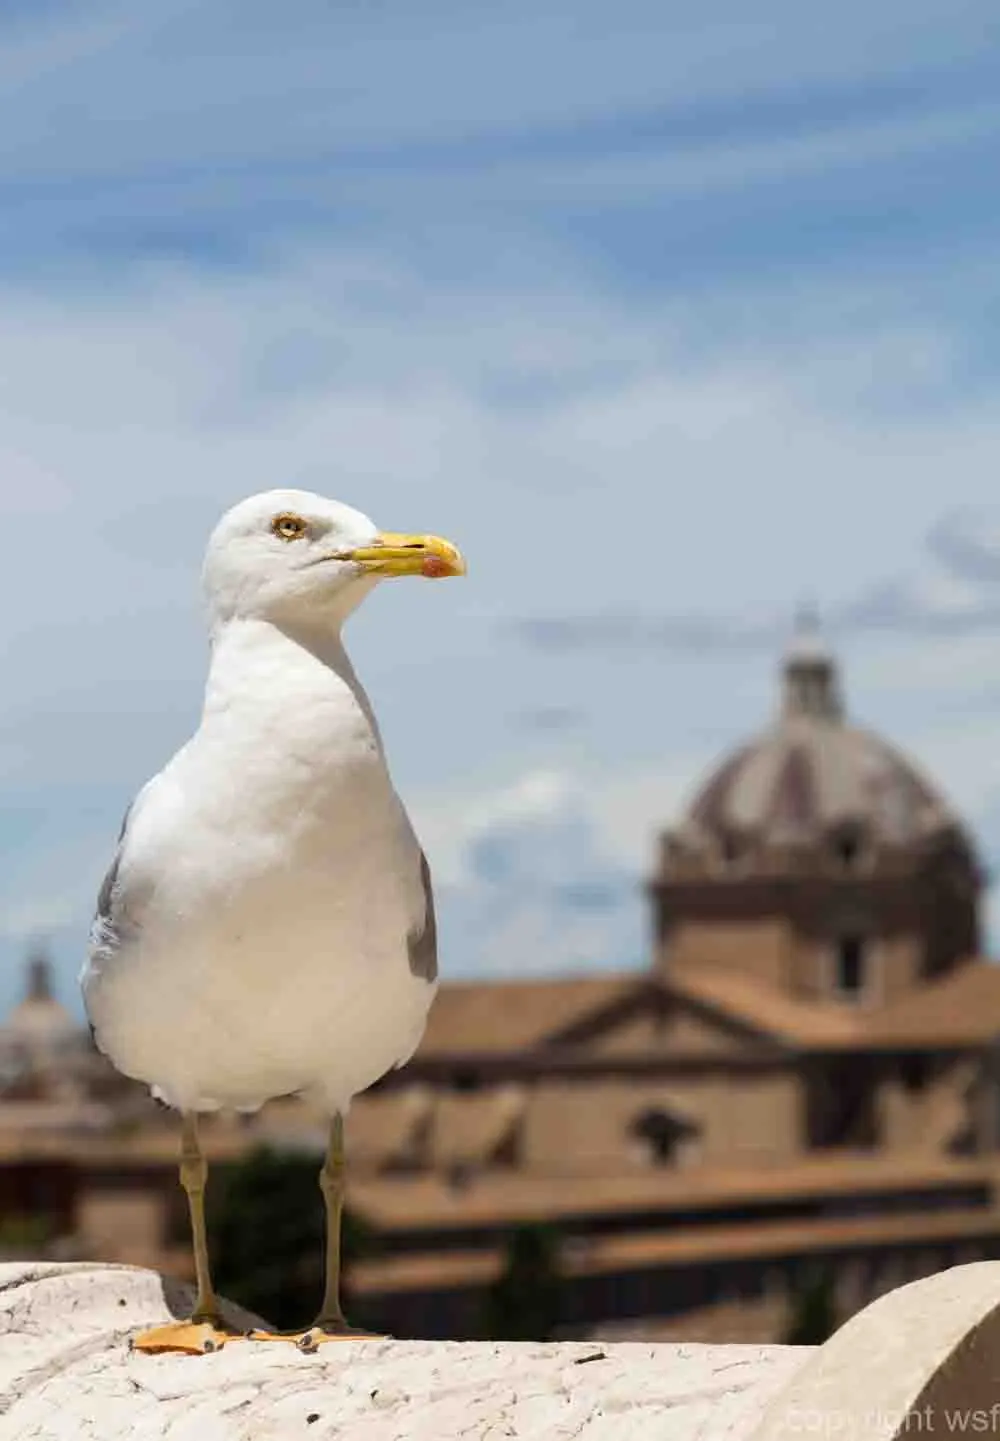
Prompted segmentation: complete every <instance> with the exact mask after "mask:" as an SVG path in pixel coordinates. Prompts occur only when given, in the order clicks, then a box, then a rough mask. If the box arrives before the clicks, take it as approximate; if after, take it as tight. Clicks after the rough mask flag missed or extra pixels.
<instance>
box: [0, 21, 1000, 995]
mask: <svg viewBox="0 0 1000 1441" xmlns="http://www.w3.org/2000/svg"><path fill="white" fill-rule="evenodd" d="M820 18H822V32H821V33H820V28H819V27H820ZM997 28H998V20H997V16H996V13H995V9H994V7H992V6H991V5H989V4H988V3H986V0H983V3H976V4H962V3H960V0H947V3H946V0H940V3H938V0H910V3H909V4H907V5H905V6H904V5H902V4H900V3H897V0H887V3H885V4H883V5H881V6H874V5H872V4H871V3H866V4H861V3H857V0H844V3H841V4H840V5H838V6H837V7H836V10H835V11H834V12H824V14H823V16H822V17H820V16H819V13H818V12H817V11H816V10H815V8H814V7H807V6H803V5H801V4H800V3H792V0H762V3H760V4H758V5H756V6H753V7H749V6H747V5H746V4H745V3H742V0H715V3H702V4H700V5H698V6H691V5H681V4H678V3H669V0H657V3H655V4H654V3H646V0H618V3H616V4H614V5H609V4H597V3H588V0H576V3H574V4H564V5H555V4H552V3H547V0H535V3H533V4H530V5H529V4H527V3H521V0H511V3H509V4H507V5H505V6H503V7H497V6H490V7H487V6H481V5H475V4H472V5H470V4H462V5H459V4H458V3H455V0H439V3H432V0H429V3H426V4H423V5H421V6H419V7H414V6H412V5H404V4H402V3H392V0H382V3H361V0H343V3H339V4H330V3H322V4H320V3H310V0H302V3H300V4H298V5H296V6H295V7H292V8H289V7H278V6H275V5H273V4H268V5H265V4H263V3H257V0H240V3H239V4H236V3H235V0H230V3H221V0H216V3H209V4H203V5H200V6H196V5H193V4H190V3H180V0H162V3H160V4H158V5H156V6H143V7H139V6H134V5H124V4H104V5H102V4H90V5H88V4H76V5H73V6H70V5H63V4H59V3H41V0H35V3H33V4H31V5H27V4H8V5H6V6H4V7H3V8H2V9H0V496H2V500H3V505H4V514H5V521H6V538H5V554H4V595H5V598H6V604H5V606H4V607H3V610H2V613H0V646H2V651H3V655H4V658H5V668H4V674H5V677H6V686H5V694H4V704H3V707H2V709H0V859H2V865H0V965H2V968H3V969H2V971H0V1003H2V1002H4V1001H5V1000H6V999H9V997H10V996H11V995H12V994H13V992H14V990H15V989H16V987H17V985H18V983H19V975H18V973H19V963H20V959H21V957H22V955H23V952H24V949H25V946H26V945H27V944H28V942H29V940H30V938H31V937H32V936H33V935H35V934H37V933H41V934H44V935H46V936H47V937H49V940H50V943H51V946H52V948H53V950H54V953H55V955H56V956H57V959H58V961H59V967H60V980H61V986H62V989H63V994H64V995H65V996H66V997H67V999H68V998H70V996H71V995H72V993H73V990H74V980H73V978H74V976H75V973H76V970H77V968H78V966H79V962H80V958H81V955H82V950H83V945H84V938H85V934H86V927H87V922H88V919H89V912H90V905H91V898H92V895H93V893H94V891H95V889H96V886H97V883H98V882H99V879H100V876H101V874H102V872H103V869H104V866H105V863H106V860H107V857H108V854H109V851H110V847H111V843H112V839H113V836H114V834H115V831H116V828H117V823H118V819H119V817H120V813H121V811H122V809H123V807H124V805H125V803H126V802H127V800H128V799H129V797H130V795H131V794H132V792H133V791H134V790H135V789H136V787H137V786H138V785H139V784H140V783H141V782H142V781H143V780H144V779H145V777H146V776H147V775H148V774H149V773H150V772H151V771H152V770H154V769H156V768H158V766H159V765H160V764H161V763H162V762H163V761H164V760H165V759H166V757H167V756H168V755H169V754H170V752H171V751H172V750H173V749H174V748H175V747H176V745H177V744H179V743H180V742H181V741H182V740H183V739H184V738H185V737H186V735H187V734H188V733H189V731H190V728H191V727H192V725H193V724H194V723H195V719H196V716H197V710H198V704H199V699H200V688H201V683H202V678H203V673H204V663H205V649H204V639H203V633H202V628H201V616H200V606H199V596H198V588H197V587H198V567H199V564H200V557H201V551H202V548H203V545H204V541H205V537H206V535H207V532H208V529H209V528H210V526H211V524H212V523H213V522H214V520H215V518H216V516H217V514H218V513H219V511H220V510H221V509H222V508H223V507H224V506H225V505H227V504H229V503H230V502H232V501H233V500H236V499H238V498H240V497H241V496H242V495H245V494H247V493H249V492H251V491H254V490H259V489H264V488H267V487H270V486H272V485H278V484H296V485H305V486H308V487H311V488H314V489H317V490H321V491H325V492H326V493H328V494H331V495H335V496H337V497H339V498H341V499H344V500H347V501H349V502H351V503H352V504H355V505H358V506H360V507H361V508H363V509H366V510H368V511H370V512H371V513H372V514H373V515H374V516H375V517H376V519H377V520H378V521H379V522H380V523H381V524H383V525H385V526H387V527H393V528H421V529H433V530H437V531H440V532H442V533H444V534H446V535H449V536H451V537H452V538H454V539H455V540H456V541H458V542H459V543H460V544H461V545H462V546H463V548H464V549H465V551H466V552H467V554H468V557H469V562H470V575H469V577H468V579H467V581H465V582H464V583H462V584H461V585H458V584H456V585H453V586H441V587H434V586H417V585H414V586H412V587H410V588H407V589H406V590H405V593H404V590H403V589H402V588H401V587H400V586H384V587H382V588H381V589H380V591H379V592H378V593H377V594H376V595H375V596H374V597H373V598H372V601H371V602H370V604H368V605H367V606H366V607H365V611H364V612H363V614H361V615H360V616H359V617H358V618H357V621H356V622H355V623H354V624H353V625H352V630H351V644H352V649H353V651H354V654H355V657H356V660H357V664H358V667H359V669H360V671H361V673H362V674H363V676H364V678H365V680H366V681H367V683H368V684H369V687H370V689H371V691H372V694H373V697H374V699H375V701H376V704H377V705H378V708H379V710H380V714H381V715H382V717H383V721H384V729H385V732H386V737H387V741H388V744H389V747H390V752H391V758H392V762H393V768H394V772H395V775H396V778H397V781H398V784H399V786H400V789H401V790H402V791H403V793H404V795H405V797H406V799H407V801H408V803H409V805H410V807H411V809H412V811H413V813H414V816H415V819H416V821H417V824H418V827H419V828H420V830H421V832H422V834H423V835H424V837H425V838H426V842H427V847H428V850H429V852H430V855H431V860H432V864H433V865H434V868H435V872H436V875H437V878H438V890H439V895H440V908H441V932H442V949H443V952H444V962H445V969H446V971H447V972H448V973H451V974H459V973H480V974H481V973H484V972H486V971H489V972H492V973H496V974H519V975H520V974H529V973H536V972H539V971H544V970H552V969H575V968H580V967H586V966H595V965H613V964H617V965H622V964H627V963H630V962H636V961H639V960H640V959H641V958H642V956H643V954H644V948H645V944H646V918H645V915H644V912H643V902H642V897H641V892H640V882H641V879H642V877H643V875H644V873H645V870H646V868H647V867H648V865H649V863H650V860H651V857H652V851H653V841H654V838H655V834H656V831H657V829H658V828H659V827H660V826H662V825H663V824H665V823H667V822H668V821H669V820H670V818H671V817H672V816H673V815H674V814H675V813H676V811H677V808H678V806H679V805H681V804H682V803H683V799H684V797H685V795H686V794H687V793H688V792H689V791H690V789H691V787H692V785H693V784H694V782H695V781H696V779H697V777H698V776H699V774H700V773H701V772H702V771H703V769H704V767H705V766H706V765H708V764H710V762H711V760H712V758H713V757H714V756H715V755H717V754H718V753H719V752H720V750H723V749H725V748H726V747H727V746H728V745H729V744H731V743H732V742H733V741H735V740H736V739H737V738H739V737H740V736H742V735H743V734H744V733H745V732H747V731H748V730H752V729H754V728H756V727H757V726H759V725H761V724H763V723H764V722H765V720H766V719H767V717H768V716H769V714H770V712H771V710H772V709H773V706H774V702H775V678H774V671H775V665H776V658H777V655H778V653H779V651H780V647H781V644H782V637H783V635H784V634H785V633H786V632H787V628H788V624H789V620H790V617H791V615H792V614H793V612H794V611H795V609H796V607H797V606H798V605H799V604H801V603H802V602H803V601H810V602H815V603H817V604H818V605H819V606H820V607H821V609H822V611H823V613H824V615H825V616H826V617H827V621H828V626H829V630H830V633H831V636H832V639H833V640H834V642H835V644H836V646H837V648H838V651H839V652H840V654H841V656H842V659H843V662H844V666H845V670H846V680H847V691H848V696H849V699H850V703H851V708H852V710H853V712H854V713H855V714H856V715H857V716H858V717H859V718H861V719H863V720H864V721H866V722H868V723H871V724H873V725H875V726H877V727H879V728H880V729H883V730H885V731H886V732H888V733H889V734H890V735H892V736H893V737H894V738H895V739H897V740H898V741H899V742H900V743H902V744H903V745H905V746H906V747H908V748H909V749H910V750H911V751H912V752H913V753H914V754H915V756H916V757H917V758H918V759H919V760H920V761H922V762H923V763H924V765H925V766H926V767H928V768H929V769H930V770H931V771H932V772H933V774H934V775H935V776H936V777H937V779H938V780H939V782H940V784H941V785H942V786H943V787H944V789H945V790H946V791H947V792H948V794H949V795H951V796H952V798H953V799H954V801H955V803H956V805H958V806H959V807H960V808H961V810H962V811H963V813H964V814H965V815H966V816H967V818H968V820H969V822H970V824H971V825H972V826H973V827H974V828H975V831H976V834H977V836H978V837H979V838H980V841H981V844H982V848H983V851H984V855H986V856H987V858H989V859H990V860H996V859H997V858H1000V744H998V738H1000V491H998V482H997V479H996V476H997V470H998V462H1000V419H998V417H1000V406H998V400H1000V349H998V345H997V341H996V334H997V325H996V317H997V315H998V313H1000V278H998V270H997V265H996V252H997V240H998V234H997V232H998V219H1000V201H998V199H997V189H996V185H995V183H994V180H995V176H996V174H997V172H998V160H1000V154H998V152H1000V101H998V100H997V98H996V97H997V95H998V94H1000V84H998V81H1000V59H998V52H997V49H996V46H995V44H994V43H993V42H994V41H995V38H996V32H997Z"/></svg>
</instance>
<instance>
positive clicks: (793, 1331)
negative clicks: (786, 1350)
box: [784, 1267, 839, 1346]
mask: <svg viewBox="0 0 1000 1441" xmlns="http://www.w3.org/2000/svg"><path fill="white" fill-rule="evenodd" d="M836 1297H837V1287H836V1276H835V1275H834V1273H833V1271H832V1270H830V1269H829V1268H828V1267H816V1268H814V1269H813V1270H811V1271H810V1272H808V1273H807V1274H806V1276H805V1277H804V1279H803V1280H802V1282H801V1284H800V1285H799V1286H797V1287H796V1289H795V1290H794V1291H793V1292H792V1297H791V1316H790V1319H789V1324H788V1330H787V1332H786V1334H785V1336H784V1343H785V1345H786V1346H822V1345H823V1343H824V1342H825V1341H829V1339H830V1337H831V1336H832V1335H833V1333H834V1331H836V1329H837V1326H838V1324H839V1323H838V1321H837V1299H836Z"/></svg>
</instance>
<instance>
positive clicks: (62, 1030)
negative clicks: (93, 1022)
mask: <svg viewBox="0 0 1000 1441" xmlns="http://www.w3.org/2000/svg"><path fill="white" fill-rule="evenodd" d="M79 1035H80V1027H79V1026H78V1025H77V1023H76V1021H74V1019H73V1017H72V1016H71V1015H70V1013H69V1011H67V1010H66V1008H65V1006H61V1005H60V1004H59V1002H58V1001H57V1000H56V998H55V996H54V995H53V994H52V978H51V972H50V967H49V962H48V959H47V957H45V956H44V955H41V954H39V953H36V954H34V955H32V956H30V957H29V959H28V980H27V986H26V988H25V995H24V999H23V1000H22V1001H19V1002H18V1004H17V1005H16V1006H15V1007H14V1009H13V1010H12V1011H11V1013H10V1015H9V1016H8V1017H7V1019H6V1021H5V1022H4V1024H3V1026H2V1028H0V1043H3V1044H5V1045H7V1046H16V1047H19V1048H23V1049H24V1050H25V1051H27V1052H30V1054H31V1055H32V1056H41V1055H42V1054H43V1053H47V1052H54V1051H57V1050H59V1049H61V1048H62V1047H63V1046H65V1045H66V1044H67V1043H69V1042H72V1041H76V1040H77V1039H78V1037H79Z"/></svg>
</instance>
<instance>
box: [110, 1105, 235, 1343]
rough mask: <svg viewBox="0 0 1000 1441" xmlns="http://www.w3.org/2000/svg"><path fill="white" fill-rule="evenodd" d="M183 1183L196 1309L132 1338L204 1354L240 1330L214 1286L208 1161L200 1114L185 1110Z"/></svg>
mask: <svg viewBox="0 0 1000 1441" xmlns="http://www.w3.org/2000/svg"><path fill="white" fill-rule="evenodd" d="M181 1136H182V1139H181V1165H180V1179H181V1185H182V1186H183V1187H184V1190H185V1191H186V1193H187V1198H188V1209H189V1211H190V1213H191V1235H192V1240H193V1243H194V1269H195V1280H196V1284H197V1288H198V1294H197V1297H196V1299H195V1306H194V1313H193V1315H192V1316H191V1319H190V1320H189V1321H174V1322H172V1323H171V1324H169V1325H167V1326H154V1327H153V1328H152V1329H151V1330H149V1331H143V1332H142V1333H141V1335H139V1336H137V1337H136V1338H135V1340H134V1341H133V1342H132V1349H133V1350H135V1351H144V1352H146V1353H150V1354H156V1353H157V1352H160V1351H181V1352H184V1353H186V1354H188V1355H202V1354H204V1353H205V1352H207V1351H219V1350H221V1349H222V1347H223V1346H224V1345H225V1344H226V1342H227V1341H232V1340H234V1339H236V1333H234V1332H233V1331H232V1329H227V1327H226V1323H225V1322H224V1321H223V1319H222V1313H221V1311H220V1309H219V1298H218V1297H217V1296H216V1294H215V1290H214V1289H213V1286H212V1277H211V1272H210V1270H209V1262H208V1238H207V1235H206V1231H205V1185H206V1183H207V1180H208V1163H207V1162H206V1160H205V1157H204V1155H203V1154H202V1150H201V1147H200V1145H199V1144H198V1117H197V1116H196V1114H195V1113H194V1112H193V1111H185V1113H184V1117H183V1122H182V1132H181Z"/></svg>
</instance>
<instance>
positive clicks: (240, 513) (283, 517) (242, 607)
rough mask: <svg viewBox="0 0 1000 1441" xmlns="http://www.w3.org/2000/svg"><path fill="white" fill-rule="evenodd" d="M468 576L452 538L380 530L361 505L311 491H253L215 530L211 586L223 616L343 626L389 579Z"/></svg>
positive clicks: (207, 576)
mask: <svg viewBox="0 0 1000 1441" xmlns="http://www.w3.org/2000/svg"><path fill="white" fill-rule="evenodd" d="M464 574H465V562H464V560H463V559H462V556H461V555H460V554H459V552H458V550H456V548H455V546H453V545H452V544H451V543H450V541H447V540H442V539H441V537H440V536H436V535H408V534H402V533H400V532H396V531H384V530H379V528H378V526H377V525H376V524H375V522H374V521H372V520H369V518H368V516H366V515H363V514H362V513H361V511H359V510H354V509H353V508H352V507H351V506H349V505H344V504H342V503H341V502H340V501H336V500H328V499H326V498H325V497H324V496H321V495H313V494H311V493H310V492H309V491H304V490H270V491H265V492H264V493H263V494H261V495H252V496H250V497H249V499H247V500H243V501H241V502H240V503H239V504H238V505H235V506H233V508H232V509H231V510H229V511H227V512H226V514H225V515H224V516H223V517H222V519H221V520H220V521H219V523H218V525H217V526H216V528H215V530H214V531H213V533H212V536H211V539H210V540H209V543H208V551H207V554H206V557H205V569H204V583H205V590H206V593H207V595H208V600H209V605H210V607H211V610H212V612H213V615H214V616H215V617H216V618H217V619H220V620H224V619H232V618H235V617H237V616H242V617H245V618H255V619H262V620H274V621H292V622H294V621H298V620H303V621H305V620H315V621H316V622H318V623H320V624H322V623H324V622H326V623H333V624H337V623H339V622H340V621H342V620H344V619H345V618H346V617H347V616H348V615H349V614H350V612H351V611H352V610H353V609H354V608H355V606H356V605H358V604H359V602H360V601H361V600H363V599H364V597H365V595H366V594H367V593H368V591H369V590H370V589H371V588H372V586H373V585H375V584H376V583H377V582H378V581H379V580H382V579H384V578H386V577H389V576H404V575H418V576H426V577H427V578H429V579H432V580H437V579H441V578H443V577H445V576H455V575H464Z"/></svg>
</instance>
